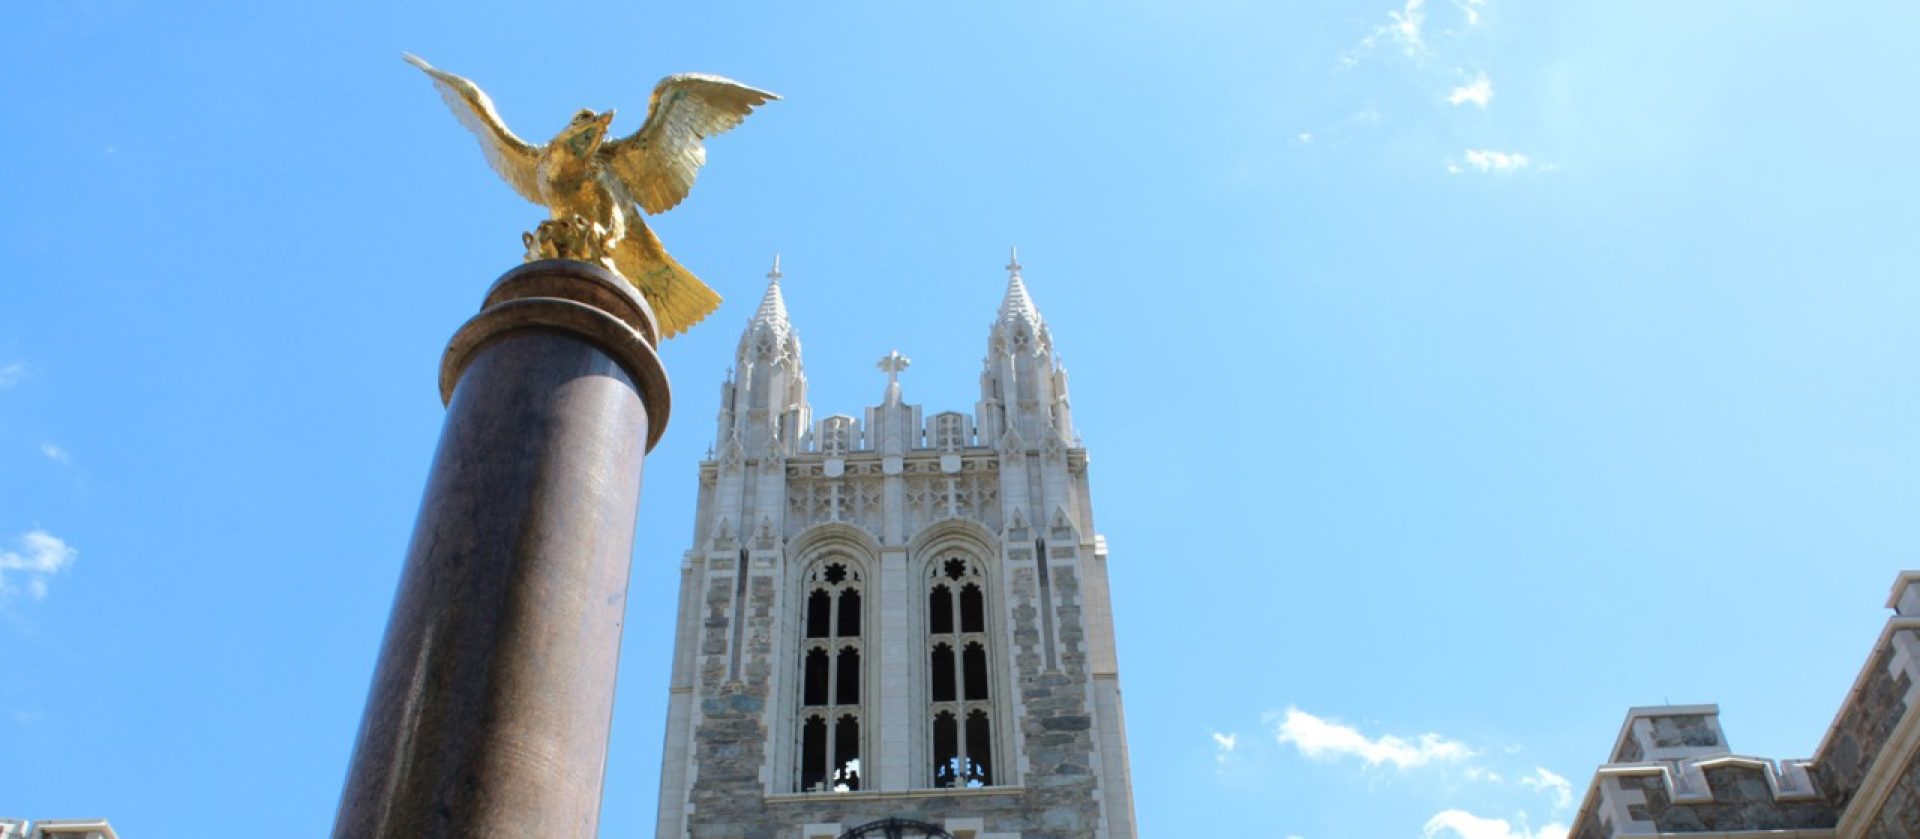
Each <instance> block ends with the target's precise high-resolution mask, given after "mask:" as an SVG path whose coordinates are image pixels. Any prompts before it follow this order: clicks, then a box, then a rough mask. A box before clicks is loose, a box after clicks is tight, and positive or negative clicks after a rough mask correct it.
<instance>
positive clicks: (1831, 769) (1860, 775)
mask: <svg viewBox="0 0 1920 839" xmlns="http://www.w3.org/2000/svg"><path fill="white" fill-rule="evenodd" d="M1909 631H1910V630H1909ZM1892 657H1893V648H1892V647H1891V646H1889V647H1887V648H1885V649H1882V650H1880V651H1879V653H1877V654H1875V655H1874V657H1873V663H1872V664H1871V665H1870V666H1868V668H1867V678H1866V682H1865V683H1864V684H1862V685H1861V687H1860V692H1859V693H1858V694H1855V695H1853V696H1850V697H1848V702H1847V705H1846V707H1844V708H1842V709H1841V711H1840V715H1839V718H1838V719H1836V720H1835V721H1834V725H1833V732H1832V734H1831V736H1830V737H1828V739H1827V743H1826V746H1827V747H1826V749H1824V750H1823V751H1821V753H1820V754H1818V755H1815V756H1814V759H1813V764H1814V765H1813V773H1812V774H1813V780H1814V785H1815V786H1817V787H1819V788H1820V791H1821V793H1822V794H1824V795H1825V796H1826V797H1827V801H1828V803H1830V804H1832V805H1833V809H1834V810H1835V811H1836V812H1843V811H1845V810H1846V809H1847V804H1848V803H1850V802H1852V801H1853V796H1854V793H1856V792H1858V791H1859V790H1860V783H1861V781H1862V780H1863V779H1864V778H1865V777H1866V775H1867V768H1868V767H1870V766H1872V765H1873V760H1874V758H1876V757H1879V755H1880V749H1881V747H1883V746H1885V745H1886V743H1887V737H1888V735H1890V734H1892V733H1893V727H1894V725H1895V724H1897V723H1899V722H1900V718H1901V717H1902V716H1904V715H1905V714H1906V711H1907V703H1906V695H1907V688H1908V687H1909V684H1908V681H1909V680H1908V679H1907V677H1906V675H1905V674H1901V676H1900V677H1899V678H1895V677H1894V676H1893V675H1892V674H1890V673H1888V672H1887V663H1888V662H1889V661H1890V660H1891V659H1892Z"/></svg>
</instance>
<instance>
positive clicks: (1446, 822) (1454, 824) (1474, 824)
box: [1420, 810, 1567, 839]
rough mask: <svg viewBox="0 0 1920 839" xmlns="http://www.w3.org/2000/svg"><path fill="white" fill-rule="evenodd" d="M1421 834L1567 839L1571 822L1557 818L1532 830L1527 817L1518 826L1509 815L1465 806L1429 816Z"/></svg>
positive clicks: (1482, 838)
mask: <svg viewBox="0 0 1920 839" xmlns="http://www.w3.org/2000/svg"><path fill="white" fill-rule="evenodd" d="M1420 835H1421V836H1424V837H1426V839H1437V837H1442V836H1451V837H1458V839H1567V826H1566V825H1564V824H1560V823H1558V822H1555V823H1553V824H1549V825H1546V826H1545V827H1542V828H1540V829H1539V830H1532V829H1530V828H1528V827H1527V826H1526V824H1525V822H1524V821H1523V822H1522V823H1521V824H1520V825H1519V826H1518V827H1515V826H1514V825H1513V824H1512V823H1510V822H1508V821H1507V820H1506V819H1490V818H1485V817H1482V816H1476V815H1474V814H1472V813H1469V812H1467V811H1465V810H1442V811H1440V812H1438V813H1435V814H1433V818H1430V819H1427V826H1426V827H1424V828H1422V829H1421V830H1420Z"/></svg>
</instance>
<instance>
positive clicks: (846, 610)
mask: <svg viewBox="0 0 1920 839" xmlns="http://www.w3.org/2000/svg"><path fill="white" fill-rule="evenodd" d="M859 636H860V590H859V589H857V588H850V589H847V590H846V591H843V592H840V637H842V638H858V637H859Z"/></svg>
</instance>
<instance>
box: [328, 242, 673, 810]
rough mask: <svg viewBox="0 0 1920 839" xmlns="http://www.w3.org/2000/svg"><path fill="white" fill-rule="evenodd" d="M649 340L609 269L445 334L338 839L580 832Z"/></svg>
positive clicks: (538, 285) (653, 405)
mask: <svg viewBox="0 0 1920 839" xmlns="http://www.w3.org/2000/svg"><path fill="white" fill-rule="evenodd" d="M657 335H658V331H657V329H656V328H655V322H654V319H653V314H652V312H651V311H650V310H649V309H648V308H647V305H646V303H645V302H644V301H643V300H642V299H641V297H640V296H639V295H638V294H636V293H635V292H634V290H633V288H632V287H631V286H629V285H628V284H627V283H626V282H625V281H623V280H621V279H620V278H619V277H618V276H616V275H614V274H612V273H610V272H608V271H606V270H604V269H602V268H599V267H598V266H595V265H591V264H588V263H583V262H572V261H563V260H547V261H542V262H532V263H528V264H526V265H522V266H520V267H519V268H515V269H514V270H512V271H509V272H507V273H506V275H505V276H503V277H501V278H500V280H499V281H498V282H496V283H494V285H493V288H491V289H490V290H488V292H487V296H486V300H485V302H484V303H483V304H482V306H481V311H480V314H478V315H476V316H475V317H474V318H473V319H472V320H470V321H468V322H467V323H466V325H464V326H462V327H461V328H460V331H459V332H458V333H456V334H455V335H454V336H453V339H452V341H450V342H449V343H448V346H447V352H446V356H445V358H444V359H443V361H442V366H441V371H440V391H441V398H442V399H443V400H445V401H446V403H447V417H446V423H445V425H444V426H443V427H442V430H441V433H440V445H439V449H438V450H437V451H436V452H435V453H434V459H433V469H432V472H431V474H430V475H429V476H428V479H427V489H426V497H425V499H424V500H423V501H422V502H421V506H420V514H419V518H418V520H417V521H416V523H415V525H414V531H413V541H412V544H411V545H410V546H409V547H408V549H407V560H406V565H405V568H404V569H403V570H402V572H401V578H400V589H399V593H398V594H397V595H396V597H395V599H394V604H393V613H392V616H391V617H390V618H389V621H388V624H387V634H386V639H385V640H384V641H383V642H382V645H381V650H380V659H379V663H378V664H377V666H376V668H375V671H374V676H373V687H372V689H371V691H370V692H369V695H368V697H367V707H366V711H365V713H364V716H363V717H362V719H361V723H360V733H359V738H358V741H357V742H356V743H355V745H354V750H353V759H352V762H351V763H350V765H349V767H348V771H347V782H346V789H345V791H344V792H343V793H342V794H341V799H340V809H339V812H338V813H337V814H336V816H335V819H334V826H333V835H334V837H335V839H367V838H368V837H394V838H395V839H398V837H407V839H419V837H473V839H492V838H493V837H515V839H521V837H527V836H593V835H595V833H596V831H597V829H598V826H599V818H600V792H601V781H602V777H603V774H604V771H605V767H606V757H607V735H608V729H609V727H610V725H611V723H612V716H613V693H614V676H615V670H616V668H617V667H618V665H619V656H620V627H621V621H622V620H623V618H624V615H625V611H626V595H627V570H628V564H629V561H630V557H631V554H632V550H633V530H634V520H635V517H636V515H637V514H638V499H639V492H640V467H641V461H642V460H643V458H644V457H645V454H646V451H647V450H649V449H651V448H652V446H653V444H654V443H655V442H656V441H658V440H659V438H660V432H661V430H662V429H663V428H664V427H665V426H666V420H667V407H668V389H667V380H666V374H665V371H664V370H663V368H662V367H661V365H660V360H659V357H658V356H657V355H656V354H655V353H654V348H653V345H654V344H655V341H656V337H655V336H657Z"/></svg>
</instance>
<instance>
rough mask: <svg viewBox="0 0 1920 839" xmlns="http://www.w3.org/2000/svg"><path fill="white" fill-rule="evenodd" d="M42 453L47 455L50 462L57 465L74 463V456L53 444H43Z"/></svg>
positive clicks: (41, 446) (41, 445)
mask: <svg viewBox="0 0 1920 839" xmlns="http://www.w3.org/2000/svg"><path fill="white" fill-rule="evenodd" d="M40 453H41V454H43V455H46V456H47V459H48V460H51V461H53V462H55V463H72V462H73V455H72V454H69V453H68V452H67V450H66V449H63V448H60V447H59V446H56V445H54V444H52V443H41V444H40Z"/></svg>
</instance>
